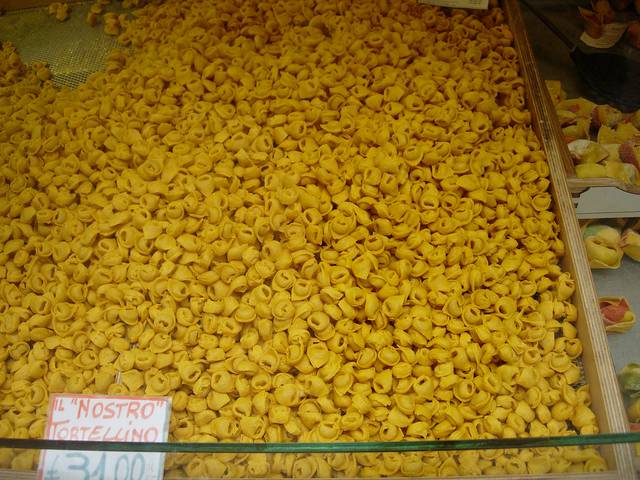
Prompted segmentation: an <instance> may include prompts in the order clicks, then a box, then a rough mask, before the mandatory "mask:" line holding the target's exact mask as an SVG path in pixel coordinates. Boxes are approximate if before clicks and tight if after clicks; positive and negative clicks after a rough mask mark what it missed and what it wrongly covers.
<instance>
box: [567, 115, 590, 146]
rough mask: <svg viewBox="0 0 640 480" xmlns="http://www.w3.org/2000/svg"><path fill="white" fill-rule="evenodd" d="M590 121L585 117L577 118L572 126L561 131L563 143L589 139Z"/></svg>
mask: <svg viewBox="0 0 640 480" xmlns="http://www.w3.org/2000/svg"><path fill="white" fill-rule="evenodd" d="M590 125H591V120H590V119H589V118H585V117H577V118H576V120H575V123H574V124H573V125H569V126H567V127H564V128H563V129H562V134H563V136H564V139H565V141H567V142H571V141H573V140H578V139H581V138H582V139H586V138H589V126H590Z"/></svg>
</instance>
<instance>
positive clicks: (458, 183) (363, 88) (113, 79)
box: [0, 0, 606, 477]
mask: <svg viewBox="0 0 640 480" xmlns="http://www.w3.org/2000/svg"><path fill="white" fill-rule="evenodd" d="M119 39H120V41H121V42H122V43H124V44H126V45H129V46H130V49H129V50H128V51H127V52H126V53H125V52H122V51H118V52H114V53H113V54H112V55H111V56H110V58H109V60H108V63H107V66H106V71H105V72H101V73H97V74H94V75H92V76H91V77H90V78H89V79H88V81H87V82H86V84H84V85H81V86H79V87H78V88H77V89H75V90H67V89H63V90H56V89H55V88H54V87H53V86H52V84H51V82H50V81H48V76H49V72H48V70H47V69H46V68H45V66H43V65H33V66H31V67H27V66H25V65H23V64H22V63H21V61H20V59H19V57H18V55H17V53H16V51H15V49H14V48H13V47H12V45H10V44H8V43H5V44H3V45H2V50H1V51H0V72H1V73H0V125H2V128H1V129H0V162H1V163H0V165H1V166H0V358H1V359H2V363H1V364H0V437H18V438H39V437H41V436H42V435H43V425H44V424H45V421H46V416H47V409H48V403H47V402H48V396H49V393H51V392H75V393H81V392H84V393H99V394H114V395H115V394H120V395H125V394H126V395H128V394H133V395H168V396H171V397H172V405H173V412H172V415H171V423H170V439H171V440H172V441H197V442H225V441H239V442H297V441H305V442H334V441H397V440H419V439H438V440H439V439H492V438H509V437H526V436H546V435H575V434H577V433H582V434H590V433H595V432H597V431H598V427H597V421H596V418H595V415H594V413H593V412H592V410H591V409H590V394H589V389H588V386H587V385H583V383H582V381H581V370H580V368H579V366H578V365H577V363H576V360H577V359H578V358H579V357H580V355H581V352H582V345H581V343H580V340H579V339H578V338H577V332H576V327H575V321H576V316H577V311H576V307H575V306H574V305H573V304H572V303H571V301H570V300H571V296H572V294H573V292H574V289H575V285H574V280H573V279H572V278H571V277H570V275H569V274H568V273H566V272H563V271H562V270H561V268H560V266H559V261H558V260H559V258H560V257H561V256H562V255H563V253H564V245H563V242H562V241H561V240H560V238H559V234H560V232H559V226H558V223H557V222H556V220H555V216H554V213H552V211H551V210H550V205H551V202H552V198H551V194H550V191H549V185H550V181H549V167H548V165H547V162H546V159H545V156H544V153H543V152H542V150H541V146H540V143H539V141H538V139H537V138H536V136H535V135H534V133H533V132H532V130H531V128H530V125H529V123H530V114H529V112H528V111H527V110H526V108H525V91H524V82H523V80H522V78H521V77H520V76H519V67H518V62H517V53H516V50H515V49H514V47H513V45H512V43H513V40H512V35H511V32H510V31H509V28H508V27H507V26H506V24H505V22H504V15H503V12H502V10H501V9H500V8H497V7H494V8H491V9H490V10H488V11H486V12H480V13H471V12H469V11H463V10H444V9H440V8H438V7H432V6H423V5H417V4H415V2H407V1H400V0H390V1H386V0H378V1H371V2H370V1H366V2H365V1H359V0H354V1H341V2H321V1H315V0H304V1H299V0H293V1H291V0H286V1H284V0H280V1H256V0H247V1H240V0H235V1H233V0H225V1H220V2H216V4H215V5H214V4H213V3H208V2H196V1H178V0H168V1H166V2H164V3H157V2H154V3H153V4H149V5H147V6H145V7H143V8H142V9H140V10H138V11H137V12H136V13H135V17H134V18H132V19H130V21H129V22H128V23H126V25H125V29H124V30H123V32H122V33H121V34H120V36H119ZM36 461H37V456H36V455H35V454H34V453H32V452H18V451H15V452H12V451H10V450H4V451H3V452H2V454H0V466H1V467H8V466H10V467H12V468H32V467H33V465H34V464H35V462H36ZM166 469H167V475H169V476H171V475H173V476H179V475H184V474H186V475H189V476H296V477H310V476H339V477H345V476H354V475H366V476H371V475H383V476H397V475H413V476H425V475H435V474H439V475H449V474H460V475H464V474H467V475H480V474H502V473H509V474H524V473H527V472H530V473H546V472H552V471H553V472H578V471H579V472H583V471H599V470H603V469H606V464H605V461H604V460H603V458H602V457H601V456H600V455H599V454H598V452H597V450H596V449H594V448H591V447H588V448H578V447H565V448H546V449H535V450H517V451H500V450H486V451H485V450H482V451H479V450H478V451H468V452H463V453H459V454H451V453H445V452H440V453H433V452H424V453H420V452H416V453H403V454H400V453H393V454H391V453H388V454H380V453H359V454H354V453H335V454H331V455H293V454H291V455H285V454H279V455H274V456H267V455H266V454H256V455H246V454H245V455H241V454H225V455H217V456H215V455H204V454H199V455H195V454H191V455H186V454H185V455H175V456H169V457H167V462H166Z"/></svg>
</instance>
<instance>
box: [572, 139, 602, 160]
mask: <svg viewBox="0 0 640 480" xmlns="http://www.w3.org/2000/svg"><path fill="white" fill-rule="evenodd" d="M567 146H568V147H569V152H571V156H572V157H573V159H574V160H575V161H576V162H577V163H598V162H600V161H602V160H604V159H605V158H607V157H608V156H609V152H608V150H607V149H606V148H605V147H603V146H602V145H600V144H599V143H597V142H592V141H591V140H585V139H578V140H574V141H572V142H570V143H569V144H568V145H567Z"/></svg>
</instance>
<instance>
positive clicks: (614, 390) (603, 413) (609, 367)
mask: <svg viewBox="0 0 640 480" xmlns="http://www.w3.org/2000/svg"><path fill="white" fill-rule="evenodd" d="M503 3H504V8H505V11H506V13H507V17H508V23H509V26H510V28H511V31H512V32H513V35H514V37H515V48H516V50H517V53H518V56H519V61H520V67H521V72H520V73H521V75H522V77H523V78H524V81H525V85H526V92H527V101H528V106H529V109H530V111H531V113H532V126H533V128H534V130H535V132H536V133H537V135H538V137H539V138H540V140H541V142H542V144H543V147H544V150H545V152H546V155H547V159H548V163H549V168H550V179H551V192H552V196H553V209H554V212H555V213H556V215H557V218H558V222H559V225H560V228H561V232H562V234H561V238H562V240H563V242H564V243H565V246H566V253H565V255H564V257H563V263H562V267H563V269H564V270H565V271H568V272H570V273H571V275H572V276H573V278H574V279H575V283H576V290H575V294H574V296H573V303H574V304H575V306H576V307H577V310H578V319H577V329H578V336H579V339H580V340H581V342H582V344H583V347H584V350H583V354H582V360H583V361H582V366H583V370H584V376H585V379H586V381H587V382H588V384H589V385H590V389H591V390H590V391H591V396H592V408H593V410H594V412H595V413H596V416H597V419H598V424H599V429H600V432H602V433H623V432H628V424H627V421H626V415H625V411H624V405H623V402H622V398H621V395H620V391H619V387H618V383H617V379H616V375H615V371H614V368H613V363H612V358H611V355H610V352H609V347H608V343H607V338H606V334H605V331H604V327H603V325H602V321H601V318H600V312H599V309H598V304H597V297H596V294H595V289H594V284H593V280H592V277H591V272H590V269H589V266H588V262H587V258H586V254H585V251H584V247H583V243H582V240H581V232H580V228H579V225H578V222H577V219H576V216H575V212H574V209H573V203H572V199H571V193H570V185H569V183H568V179H567V177H568V176H570V175H568V173H570V171H569V170H568V165H569V164H571V165H572V163H571V159H570V158H569V157H568V150H567V148H566V145H565V144H564V141H563V139H562V135H561V130H560V128H559V124H558V121H557V118H556V116H555V111H554V109H553V106H552V104H551V101H550V98H549V96H548V93H547V91H546V88H545V86H544V81H543V79H542V78H541V76H540V74H539V72H538V70H537V67H536V63H535V60H534V58H533V55H532V52H531V48H530V44H529V40H528V37H527V33H526V29H525V28H524V23H523V20H522V16H521V12H520V9H519V5H518V2H517V1H516V0H504V2H503ZM480 443H483V444H486V443H487V441H483V442H479V443H478V444H477V445H476V447H477V448H478V449H480V448H487V447H486V445H485V446H480ZM489 443H490V441H489ZM605 443H606V442H605ZM469 445H470V446H469V448H470V449H473V448H474V445H473V442H470V443H469ZM551 445H553V442H551V443H549V444H547V445H545V446H551ZM559 448H562V447H559ZM600 449H601V453H602V455H603V456H604V458H605V459H606V461H607V463H608V467H609V470H608V471H606V472H599V473H592V474H590V473H581V474H574V475H572V474H566V473H563V474H546V475H542V476H539V475H536V476H535V478H587V479H605V478H610V479H621V478H623V479H627V478H628V479H632V478H635V470H634V464H633V459H632V453H631V447H630V446H629V445H628V444H615V445H602V446H601V447H600ZM194 451H197V449H194ZM345 451H348V449H347V450H345ZM239 453H240V452H239ZM185 455H186V454H185ZM519 477H520V478H522V477H521V476H519ZM0 478H6V479H17V478H35V472H16V471H11V470H3V471H0ZM467 478H468V477H467ZM493 478H507V477H503V476H499V477H493ZM531 478H534V477H533V476H532V477H531Z"/></svg>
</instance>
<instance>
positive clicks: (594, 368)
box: [505, 0, 635, 478]
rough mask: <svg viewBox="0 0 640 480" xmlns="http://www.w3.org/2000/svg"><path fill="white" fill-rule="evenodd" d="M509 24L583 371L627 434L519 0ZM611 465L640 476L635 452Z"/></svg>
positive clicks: (611, 455) (554, 120) (561, 153)
mask: <svg viewBox="0 0 640 480" xmlns="http://www.w3.org/2000/svg"><path fill="white" fill-rule="evenodd" d="M505 7H506V10H507V13H508V17H509V22H510V26H511V28H512V31H513V34H514V36H515V44H516V49H517V50H518V54H519V56H520V64H521V69H522V75H523V77H524V79H525V82H526V84H527V92H528V93H529V95H528V101H529V108H530V110H531V113H532V118H533V126H534V129H535V130H536V133H537V134H538V136H539V137H540V139H541V140H542V142H543V144H544V149H545V152H546V154H547V159H548V162H549V167H550V169H551V179H552V192H553V199H554V205H555V209H556V213H557V215H558V218H559V221H560V226H561V228H562V233H563V240H564V242H565V243H566V245H567V249H566V255H565V257H564V262H565V263H564V267H565V268H566V269H567V270H568V271H570V272H571V273H572V274H573V275H574V277H575V279H576V284H577V287H576V294H575V296H574V300H573V301H574V303H575V304H576V306H577V307H578V311H579V313H580V315H579V317H578V324H577V326H578V335H579V337H580V339H581V340H582V341H583V342H584V346H585V350H584V353H583V358H584V364H583V365H584V370H585V375H586V378H587V382H588V383H589V384H590V385H591V388H592V389H593V390H592V393H593V395H594V410H595V412H596V415H597V416H598V419H599V421H600V422H601V423H600V428H601V429H602V431H603V432H623V431H628V428H629V427H628V423H627V420H626V414H625V411H624V406H623V404H622V398H621V394H620V390H619V386H618V382H617V378H616V374H615V370H614V367H613V363H612V359H611V354H610V352H609V346H608V343H607V336H606V333H605V330H604V327H603V325H602V320H601V318H600V311H599V309H598V303H597V297H596V293H595V286H594V283H593V277H592V276H591V270H590V268H589V264H588V261H587V258H586V253H585V250H584V244H583V242H582V234H581V232H580V227H579V225H578V221H577V219H576V215H575V211H574V208H573V202H572V199H571V192H570V190H569V185H568V183H567V176H568V173H569V172H570V171H571V170H572V169H573V161H572V160H571V157H570V155H569V150H568V148H567V146H566V143H565V142H564V139H563V137H562V130H561V129H560V124H559V122H558V117H557V116H556V113H555V108H554V107H553V104H552V102H551V98H550V97H549V93H548V91H547V88H546V86H545V83H544V79H543V78H542V77H541V75H540V72H539V71H538V69H537V66H536V62H535V59H534V57H533V53H532V51H531V45H530V43H529V39H528V36H527V33H526V28H525V27H524V22H523V19H522V13H521V11H520V8H519V5H518V3H517V1H516V0H506V1H505ZM603 453H604V454H605V455H606V457H607V460H608V461H609V462H610V466H613V465H615V467H614V469H616V470H618V472H619V473H620V474H621V475H625V476H628V477H629V478H633V476H634V475H635V473H634V468H633V460H632V455H631V449H630V448H629V446H628V445H624V446H622V447H621V448H618V447H603Z"/></svg>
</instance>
